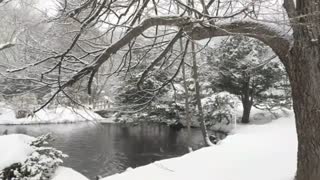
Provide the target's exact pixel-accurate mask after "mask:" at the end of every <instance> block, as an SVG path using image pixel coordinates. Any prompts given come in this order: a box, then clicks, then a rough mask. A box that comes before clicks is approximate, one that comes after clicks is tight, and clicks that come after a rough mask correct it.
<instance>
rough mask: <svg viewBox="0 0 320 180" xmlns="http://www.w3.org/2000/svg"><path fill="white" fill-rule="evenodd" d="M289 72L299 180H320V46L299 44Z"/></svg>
mask: <svg viewBox="0 0 320 180" xmlns="http://www.w3.org/2000/svg"><path fill="white" fill-rule="evenodd" d="M290 57H291V58H290V59H289V64H288V70H289V77H290V81H291V87H292V98H293V108H294V112H295V119H296V128H297V134H298V142H299V143H298V164H297V174H296V180H318V179H320V95H319V93H320V91H319V90H320V64H319V62H320V59H319V57H320V54H319V47H316V46H312V45H311V44H310V43H307V42H297V45H295V47H294V48H293V49H292V51H291V56H290Z"/></svg>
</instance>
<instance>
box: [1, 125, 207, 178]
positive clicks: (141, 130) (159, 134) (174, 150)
mask: <svg viewBox="0 0 320 180" xmlns="http://www.w3.org/2000/svg"><path fill="white" fill-rule="evenodd" d="M5 129H8V131H9V133H22V134H28V135H32V136H39V135H42V134H45V133H48V132H51V133H52V134H53V137H54V138H55V141H54V142H52V143H51V144H52V146H54V147H55V148H57V149H59V150H62V151H63V152H64V153H66V154H68V155H69V158H67V159H65V161H64V165H65V166H68V167H72V168H74V169H75V170H77V171H79V172H81V173H83V174H84V175H86V176H87V177H89V178H91V179H93V177H95V176H96V175H102V176H107V175H111V174H114V173H119V172H122V171H124V170H125V169H127V168H128V167H133V168H134V167H137V166H141V165H145V164H148V163H150V162H153V161H156V160H160V159H165V158H170V157H175V156H179V155H182V154H185V153H187V133H186V130H185V129H183V130H181V131H179V132H177V131H173V130H171V129H169V128H168V127H167V126H164V125H160V124H148V123H144V124H140V125H137V126H130V125H121V124H103V125H100V124H95V123H80V124H55V125H24V126H0V133H1V132H3V131H4V130H5ZM201 140H202V137H201V133H200V131H199V130H196V129H192V140H191V142H192V144H193V146H194V147H195V146H199V144H200V143H201Z"/></svg>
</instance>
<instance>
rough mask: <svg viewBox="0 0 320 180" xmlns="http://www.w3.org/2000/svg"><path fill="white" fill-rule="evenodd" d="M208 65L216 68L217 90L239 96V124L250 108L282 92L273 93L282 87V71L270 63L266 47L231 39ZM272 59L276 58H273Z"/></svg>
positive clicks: (235, 37) (220, 48) (218, 50)
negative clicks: (241, 112) (240, 105)
mask: <svg viewBox="0 0 320 180" xmlns="http://www.w3.org/2000/svg"><path fill="white" fill-rule="evenodd" d="M215 54H217V55H216V57H215V58H213V59H212V58H208V60H209V62H210V63H212V65H214V66H215V67H218V73H217V74H216V77H215V78H214V80H213V84H214V86H215V87H216V88H217V89H218V90H220V91H228V92H229V93H232V94H235V95H237V96H239V98H240V100H241V102H242V105H243V116H242V123H249V117H250V111H251V108H252V106H253V105H254V106H258V104H259V103H260V104H261V103H264V102H266V100H268V99H270V98H272V99H275V100H276V99H279V100H277V101H269V102H274V103H275V102H277V103H276V104H277V105H278V104H279V103H280V99H282V98H281V97H283V95H284V93H277V94H278V95H275V94H274V93H272V92H273V91H275V90H276V89H278V88H279V87H280V86H282V84H283V79H284V74H285V72H284V69H283V68H282V67H281V66H280V64H279V63H277V62H275V61H273V58H272V56H273V52H272V51H271V49H270V48H268V47H267V46H266V45H265V44H263V43H262V42H260V41H257V40H255V39H251V38H248V37H244V36H234V37H230V38H229V39H227V40H226V41H224V42H223V43H221V44H220V46H219V48H218V49H217V50H216V51H215ZM273 57H275V56H273Z"/></svg>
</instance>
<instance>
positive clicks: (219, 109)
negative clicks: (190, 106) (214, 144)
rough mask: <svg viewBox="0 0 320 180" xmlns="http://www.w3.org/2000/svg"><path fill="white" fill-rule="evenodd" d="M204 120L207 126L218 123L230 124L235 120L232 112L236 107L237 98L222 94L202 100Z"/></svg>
mask: <svg viewBox="0 0 320 180" xmlns="http://www.w3.org/2000/svg"><path fill="white" fill-rule="evenodd" d="M201 101H202V105H203V112H204V118H205V121H206V123H207V125H209V126H212V125H215V124H216V123H223V124H226V125H228V124H230V123H231V121H232V119H233V113H232V110H233V108H234V105H235V103H236V102H235V97H234V96H232V95H230V94H229V93H226V92H222V93H219V94H215V95H213V96H211V97H206V98H203V99H202V100H201Z"/></svg>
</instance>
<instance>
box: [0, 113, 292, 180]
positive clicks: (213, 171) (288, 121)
mask: <svg viewBox="0 0 320 180" xmlns="http://www.w3.org/2000/svg"><path fill="white" fill-rule="evenodd" d="M294 124H295V123H294V117H293V113H290V116H288V117H283V118H280V119H277V120H273V121H271V122H270V123H266V124H262V125H257V124H256V125H241V126H238V127H237V129H236V130H235V131H234V132H233V133H232V135H230V136H228V137H227V138H226V139H225V140H223V141H222V142H221V143H220V144H218V145H215V146H212V147H207V148H202V149H200V150H197V151H194V152H192V153H189V154H186V155H184V156H181V157H177V158H172V159H166V160H161V161H156V162H154V163H151V164H149V165H146V166H142V167H138V168H135V169H132V168H128V170H127V171H125V172H124V173H121V174H115V175H112V176H109V177H105V178H103V180H128V179H130V180H141V179H142V180H143V179H152V180H180V179H186V180H193V179H201V180H211V179H219V180H256V179H259V180H270V179H272V180H293V177H294V174H295V170H296V153H297V139H296V132H295V125H294ZM32 140H34V138H32V137H29V136H26V135H18V134H16V135H7V136H0V144H5V146H1V148H0V159H1V161H0V169H3V168H4V167H7V166H9V165H10V164H12V163H15V162H23V161H24V160H25V159H26V158H27V156H28V155H30V154H31V153H32V152H33V149H32V148H31V147H30V146H29V143H30V142H31V141H32ZM53 177H54V178H53V179H54V180H88V179H87V178H86V177H84V176H82V175H81V174H79V173H78V172H75V171H74V170H72V169H70V168H64V167H59V168H58V169H57V170H56V172H55V175H54V176H53Z"/></svg>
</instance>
